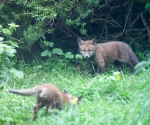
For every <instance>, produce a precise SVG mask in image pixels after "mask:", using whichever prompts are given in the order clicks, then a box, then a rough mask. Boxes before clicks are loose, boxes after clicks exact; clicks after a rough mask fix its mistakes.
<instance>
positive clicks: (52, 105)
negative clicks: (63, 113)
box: [47, 103, 54, 114]
mask: <svg viewBox="0 0 150 125" xmlns="http://www.w3.org/2000/svg"><path fill="white" fill-rule="evenodd" d="M52 109H54V103H50V105H49V107H48V109H47V112H48V113H49V114H52V111H51V110H52Z"/></svg>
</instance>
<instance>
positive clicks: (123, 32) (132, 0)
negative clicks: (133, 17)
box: [120, 0, 134, 36]
mask: <svg viewBox="0 0 150 125" xmlns="http://www.w3.org/2000/svg"><path fill="white" fill-rule="evenodd" d="M133 1H134V0H132V3H131V7H130V10H129V13H128V14H127V18H126V22H125V25H124V28H123V31H122V33H121V35H120V36H122V35H123V33H124V30H125V27H126V25H127V21H128V17H129V14H130V12H131V9H132V5H133Z"/></svg>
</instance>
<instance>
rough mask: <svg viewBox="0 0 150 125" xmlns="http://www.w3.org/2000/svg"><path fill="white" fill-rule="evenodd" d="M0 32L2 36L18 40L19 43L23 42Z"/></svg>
mask: <svg viewBox="0 0 150 125" xmlns="http://www.w3.org/2000/svg"><path fill="white" fill-rule="evenodd" d="M0 34H1V35H3V36H6V37H8V38H10V39H13V40H16V41H18V42H20V43H24V42H23V41H21V40H18V39H16V38H14V37H11V36H8V35H6V34H4V33H1V32H0Z"/></svg>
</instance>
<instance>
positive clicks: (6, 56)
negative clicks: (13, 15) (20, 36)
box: [0, 23, 23, 82]
mask: <svg viewBox="0 0 150 125" xmlns="http://www.w3.org/2000/svg"><path fill="white" fill-rule="evenodd" d="M8 25H9V28H3V26H2V25H0V35H2V36H4V37H2V36H0V80H2V81H5V82H7V81H6V80H10V79H11V76H12V75H13V76H16V77H18V78H23V72H22V71H17V70H16V69H14V68H13V66H14V65H15V63H16V60H15V59H14V57H15V54H16V53H17V51H16V48H17V47H18V44H17V43H16V42H14V41H12V37H11V36H12V34H13V32H14V31H16V28H17V27H19V26H18V25H16V24H15V23H11V24H8Z"/></svg>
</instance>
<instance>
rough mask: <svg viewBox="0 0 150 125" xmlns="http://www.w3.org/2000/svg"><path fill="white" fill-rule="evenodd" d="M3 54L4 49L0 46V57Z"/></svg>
mask: <svg viewBox="0 0 150 125" xmlns="http://www.w3.org/2000/svg"><path fill="white" fill-rule="evenodd" d="M3 52H4V48H2V47H1V46H0V55H1V54H2V53H3Z"/></svg>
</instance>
